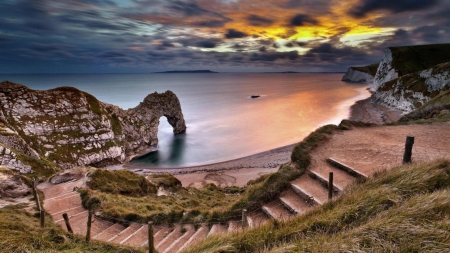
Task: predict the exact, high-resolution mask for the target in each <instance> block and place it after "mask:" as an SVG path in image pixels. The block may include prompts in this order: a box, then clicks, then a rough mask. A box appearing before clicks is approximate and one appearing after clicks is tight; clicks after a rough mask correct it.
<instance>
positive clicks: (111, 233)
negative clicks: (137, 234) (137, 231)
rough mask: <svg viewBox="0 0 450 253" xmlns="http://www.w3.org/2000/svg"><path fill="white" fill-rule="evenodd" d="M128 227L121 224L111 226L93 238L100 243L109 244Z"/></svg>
mask: <svg viewBox="0 0 450 253" xmlns="http://www.w3.org/2000/svg"><path fill="white" fill-rule="evenodd" d="M125 228H126V227H124V226H123V225H121V224H119V223H115V224H113V225H111V226H110V227H109V228H107V229H105V230H103V231H102V232H101V233H99V234H97V235H95V236H94V237H92V238H93V239H95V240H99V241H107V242H109V241H110V239H111V238H113V237H115V236H117V235H118V234H119V233H120V232H122V231H123V230H124V229H125Z"/></svg>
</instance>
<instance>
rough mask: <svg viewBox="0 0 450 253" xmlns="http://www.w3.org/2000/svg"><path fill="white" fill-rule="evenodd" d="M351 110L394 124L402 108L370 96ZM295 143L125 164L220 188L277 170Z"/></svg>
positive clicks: (371, 119)
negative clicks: (220, 156) (193, 159)
mask: <svg viewBox="0 0 450 253" xmlns="http://www.w3.org/2000/svg"><path fill="white" fill-rule="evenodd" d="M350 110H351V113H350V118H349V119H350V120H354V121H363V122H369V123H374V124H386V123H391V122H394V121H397V120H398V119H399V118H400V116H401V112H400V111H394V110H391V109H389V108H388V107H385V106H383V105H379V104H376V103H375V102H374V101H372V100H371V98H368V99H364V100H360V101H358V102H356V103H355V104H354V105H353V106H352V107H351V109H350ZM295 145H296V143H295V144H291V145H288V146H284V147H280V148H277V149H272V150H269V151H265V152H262V153H258V154H255V155H251V156H247V157H243V158H239V159H235V160H230V161H225V162H220V163H214V164H207V165H202V166H194V167H176V168H141V167H139V166H133V165H130V164H126V165H124V167H125V168H127V169H129V170H132V171H134V172H136V173H139V174H142V175H146V174H151V173H171V174H173V175H174V176H175V177H176V178H178V179H179V180H180V181H181V183H182V185H183V186H184V187H187V186H192V187H202V186H204V185H205V184H207V183H214V184H216V185H218V186H221V187H225V186H240V187H242V186H245V184H246V183H247V182H248V181H250V180H253V179H256V178H258V177H259V176H261V175H263V174H267V173H273V172H276V171H277V170H278V168H279V166H280V165H281V164H284V163H287V162H289V161H290V156H291V152H292V149H293V148H294V146H295Z"/></svg>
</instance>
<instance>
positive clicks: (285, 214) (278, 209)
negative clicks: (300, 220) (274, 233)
mask: <svg viewBox="0 0 450 253" xmlns="http://www.w3.org/2000/svg"><path fill="white" fill-rule="evenodd" d="M262 210H263V212H264V213H266V214H267V215H268V216H269V217H271V218H273V219H277V220H287V219H289V218H291V217H292V216H293V215H292V213H290V212H289V211H288V210H287V209H286V208H285V207H284V205H283V203H281V201H280V200H279V199H276V200H274V201H272V202H270V203H268V204H265V205H264V206H263V207H262Z"/></svg>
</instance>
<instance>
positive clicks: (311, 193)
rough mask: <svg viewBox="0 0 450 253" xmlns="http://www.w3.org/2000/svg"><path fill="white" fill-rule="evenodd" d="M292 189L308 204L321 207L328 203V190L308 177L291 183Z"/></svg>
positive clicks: (302, 177)
mask: <svg viewBox="0 0 450 253" xmlns="http://www.w3.org/2000/svg"><path fill="white" fill-rule="evenodd" d="M291 186H292V189H293V190H294V191H295V192H296V193H297V194H299V195H300V196H301V197H302V198H303V199H305V200H306V201H307V202H308V203H313V204H318V205H322V204H323V203H325V202H326V201H328V190H327V189H326V188H325V187H323V186H322V184H320V182H319V181H317V180H314V179H313V178H311V177H309V176H308V175H303V176H301V177H300V178H298V179H296V180H294V181H292V182H291Z"/></svg>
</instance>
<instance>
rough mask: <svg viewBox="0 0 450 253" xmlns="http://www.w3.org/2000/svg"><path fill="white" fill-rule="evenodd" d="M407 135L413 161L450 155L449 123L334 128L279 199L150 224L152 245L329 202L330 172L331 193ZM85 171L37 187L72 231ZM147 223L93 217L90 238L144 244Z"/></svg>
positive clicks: (397, 152)
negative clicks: (213, 219)
mask: <svg viewBox="0 0 450 253" xmlns="http://www.w3.org/2000/svg"><path fill="white" fill-rule="evenodd" d="M407 136H414V137H415V142H414V145H413V149H412V162H422V161H430V160H434V159H437V158H450V142H448V136H450V122H439V123H432V124H417V125H397V126H371V127H358V126H352V127H351V129H350V130H340V131H335V132H334V133H333V134H331V135H329V136H328V137H327V139H326V140H325V141H324V142H323V143H321V144H320V145H319V146H318V147H317V148H315V149H314V150H313V151H312V153H311V165H310V166H309V167H308V170H307V173H305V174H304V175H302V176H301V177H300V178H298V179H295V180H293V181H292V182H291V184H290V187H289V188H288V189H286V190H285V191H283V192H282V193H281V194H280V195H279V197H277V198H276V199H273V200H272V201H271V202H270V203H266V204H265V205H263V206H262V207H260V208H257V209H254V210H248V211H247V212H243V216H241V217H234V219H231V221H229V222H226V223H208V224H200V225H198V224H196V225H194V224H180V223H177V224H164V225H158V226H153V240H154V246H155V248H156V249H157V250H158V252H181V251H183V250H184V249H186V248H188V247H190V246H192V245H194V244H196V243H197V242H198V241H200V240H203V239H204V238H207V237H209V236H213V235H217V234H224V233H233V232H235V231H239V230H242V226H245V227H246V226H248V227H257V226H259V225H260V224H264V223H265V222H266V221H268V220H270V219H278V220H286V219H290V218H292V217H294V216H296V215H300V214H302V213H305V212H307V211H309V210H311V209H313V208H314V206H317V205H321V204H323V203H325V202H326V201H328V200H329V190H328V185H329V181H328V180H329V174H330V172H333V176H334V179H333V188H332V197H333V198H336V197H338V196H339V194H340V192H341V191H342V190H343V189H344V188H345V187H346V186H347V185H348V184H349V183H351V182H352V181H354V180H356V179H357V178H358V177H368V176H369V177H370V176H371V175H372V174H373V173H375V172H377V171H381V170H385V169H389V168H392V167H395V166H398V165H401V164H402V160H403V153H404V149H405V140H406V137H407ZM84 183H85V175H80V177H79V178H77V179H76V180H75V181H72V182H66V183H62V184H56V185H53V184H51V183H48V182H47V183H43V184H41V185H39V187H38V188H39V189H41V190H42V191H43V193H44V195H45V200H44V209H45V210H46V211H47V212H48V213H50V214H51V215H52V218H53V220H54V222H56V223H58V224H61V226H62V227H63V228H65V225H64V220H63V218H62V214H63V213H67V214H68V216H69V220H70V223H71V225H72V229H73V231H74V233H76V234H80V235H85V234H86V228H87V218H88V210H86V209H84V207H83V206H82V205H81V198H80V195H79V194H78V192H77V191H74V189H76V187H83V186H84ZM148 231H149V229H148V225H147V224H139V223H133V222H127V221H123V220H120V221H119V220H114V219H112V218H110V219H103V218H102V217H101V216H94V218H93V221H92V230H91V237H92V239H93V240H101V241H107V242H112V243H117V244H123V245H130V246H135V247H147V246H148Z"/></svg>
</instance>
